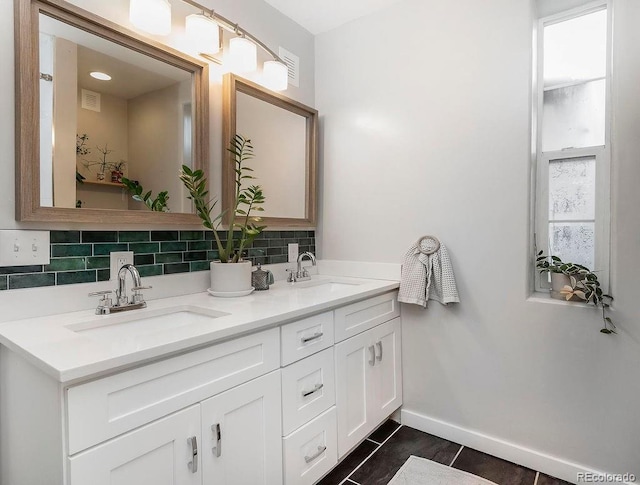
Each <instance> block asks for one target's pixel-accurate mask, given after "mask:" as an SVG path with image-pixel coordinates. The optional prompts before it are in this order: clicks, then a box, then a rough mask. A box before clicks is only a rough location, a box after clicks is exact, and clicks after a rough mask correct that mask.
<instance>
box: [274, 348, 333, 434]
mask: <svg viewBox="0 0 640 485" xmlns="http://www.w3.org/2000/svg"><path fill="white" fill-rule="evenodd" d="M335 402H336V394H335V368H334V361H333V348H329V349H326V350H323V351H322V352H320V353H318V354H315V355H312V356H311V357H307V358H306V359H303V360H301V361H298V362H296V363H295V364H292V365H290V366H288V367H285V368H284V369H282V434H283V435H288V434H289V433H291V432H293V431H295V430H296V429H297V428H299V427H300V426H302V425H303V424H304V423H306V422H307V421H309V420H311V419H312V418H315V417H316V416H317V415H318V414H320V413H322V412H323V411H326V410H327V409H329V408H330V407H331V406H333V405H334V404H335Z"/></svg>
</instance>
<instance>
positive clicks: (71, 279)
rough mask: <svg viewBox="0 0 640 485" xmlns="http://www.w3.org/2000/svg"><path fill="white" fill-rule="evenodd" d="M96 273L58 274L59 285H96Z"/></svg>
mask: <svg viewBox="0 0 640 485" xmlns="http://www.w3.org/2000/svg"><path fill="white" fill-rule="evenodd" d="M96 281H97V280H96V272H95V270H92V271H66V272H60V273H56V284H57V285H73V284H74V283H95V282H96Z"/></svg>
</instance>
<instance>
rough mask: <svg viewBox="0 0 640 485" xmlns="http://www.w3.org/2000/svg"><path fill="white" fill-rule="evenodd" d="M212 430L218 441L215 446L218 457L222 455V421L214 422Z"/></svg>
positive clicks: (214, 450)
mask: <svg viewBox="0 0 640 485" xmlns="http://www.w3.org/2000/svg"><path fill="white" fill-rule="evenodd" d="M211 431H213V437H214V439H215V441H216V446H214V447H213V454H214V456H215V457H216V458H219V457H220V455H222V433H221V432H220V423H217V424H212V425H211Z"/></svg>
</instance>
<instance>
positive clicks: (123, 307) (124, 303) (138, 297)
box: [89, 264, 151, 315]
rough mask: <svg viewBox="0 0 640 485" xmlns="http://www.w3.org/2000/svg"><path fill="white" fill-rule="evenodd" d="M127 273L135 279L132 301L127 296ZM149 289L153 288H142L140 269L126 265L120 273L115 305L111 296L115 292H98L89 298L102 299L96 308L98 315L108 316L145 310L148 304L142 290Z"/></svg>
mask: <svg viewBox="0 0 640 485" xmlns="http://www.w3.org/2000/svg"><path fill="white" fill-rule="evenodd" d="M127 273H129V274H130V275H131V278H132V279H133V287H132V288H131V291H132V295H131V300H129V297H128V296H127V286H126V278H127ZM148 289H151V286H142V280H141V279H140V273H139V272H138V269H137V268H136V267H135V266H134V265H132V264H125V265H123V266H122V267H121V268H120V270H119V271H118V289H117V290H115V294H116V302H115V304H114V303H113V302H112V300H111V296H110V295H111V293H113V292H114V290H106V291H96V292H93V293H89V296H100V297H101V298H100V301H99V302H98V307H97V308H96V315H108V314H109V313H116V312H124V311H127V310H136V309H138V308H145V307H146V306H147V302H146V301H144V296H143V294H142V290H148Z"/></svg>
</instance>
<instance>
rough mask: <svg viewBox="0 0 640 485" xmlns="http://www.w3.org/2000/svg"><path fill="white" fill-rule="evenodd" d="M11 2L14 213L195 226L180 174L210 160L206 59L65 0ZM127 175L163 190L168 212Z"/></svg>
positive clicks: (25, 218)
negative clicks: (138, 197)
mask: <svg viewBox="0 0 640 485" xmlns="http://www.w3.org/2000/svg"><path fill="white" fill-rule="evenodd" d="M14 1H15V29H16V30H15V49H16V59H15V60H16V70H15V72H16V219H17V220H19V221H47V222H48V221H51V222H78V223H81V222H92V223H130V224H138V225H144V224H147V225H148V224H156V225H165V224H169V225H173V224H176V225H189V224H199V223H200V221H199V219H198V217H197V216H196V215H195V214H194V213H193V211H192V206H191V203H190V201H188V199H186V192H184V189H183V187H182V185H181V183H180V181H179V178H178V172H179V169H180V167H181V165H182V164H186V165H190V166H192V167H193V168H202V167H205V166H208V160H209V147H208V142H209V128H208V123H209V119H208V109H209V100H208V88H209V80H208V77H209V74H208V64H206V63H205V62H202V61H200V60H197V59H194V58H191V57H189V56H187V55H185V54H183V53H181V52H178V51H176V50H173V49H171V48H169V47H167V46H164V45H162V44H159V43H156V42H153V41H151V40H149V39H146V38H144V37H142V36H140V35H138V34H136V33H134V32H132V31H129V30H127V29H125V28H123V27H121V26H119V25H117V24H115V23H112V22H110V21H107V20H105V19H103V18H101V17H98V16H95V15H93V14H92V13H90V12H87V11H85V10H82V9H80V8H78V7H76V6H74V5H71V4H69V3H67V2H64V1H62V0H14ZM96 72H97V73H98V74H95V73H96ZM100 74H108V76H106V77H111V80H107V79H96V76H97V77H98V78H99V77H100ZM102 77H103V78H104V77H105V76H102ZM123 176H124V177H125V178H128V179H130V180H132V181H136V182H138V183H139V184H140V186H141V187H142V188H143V193H146V192H147V191H149V190H151V191H152V197H155V196H157V195H158V194H159V193H160V192H161V191H164V190H166V191H168V196H169V198H168V200H167V204H166V205H167V208H168V209H169V212H158V211H152V210H150V209H149V208H148V207H147V206H146V205H145V204H144V203H142V202H136V201H134V200H133V199H132V197H131V193H130V192H129V191H127V190H126V189H125V187H124V185H122V183H121V182H120V178H121V177H123Z"/></svg>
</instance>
